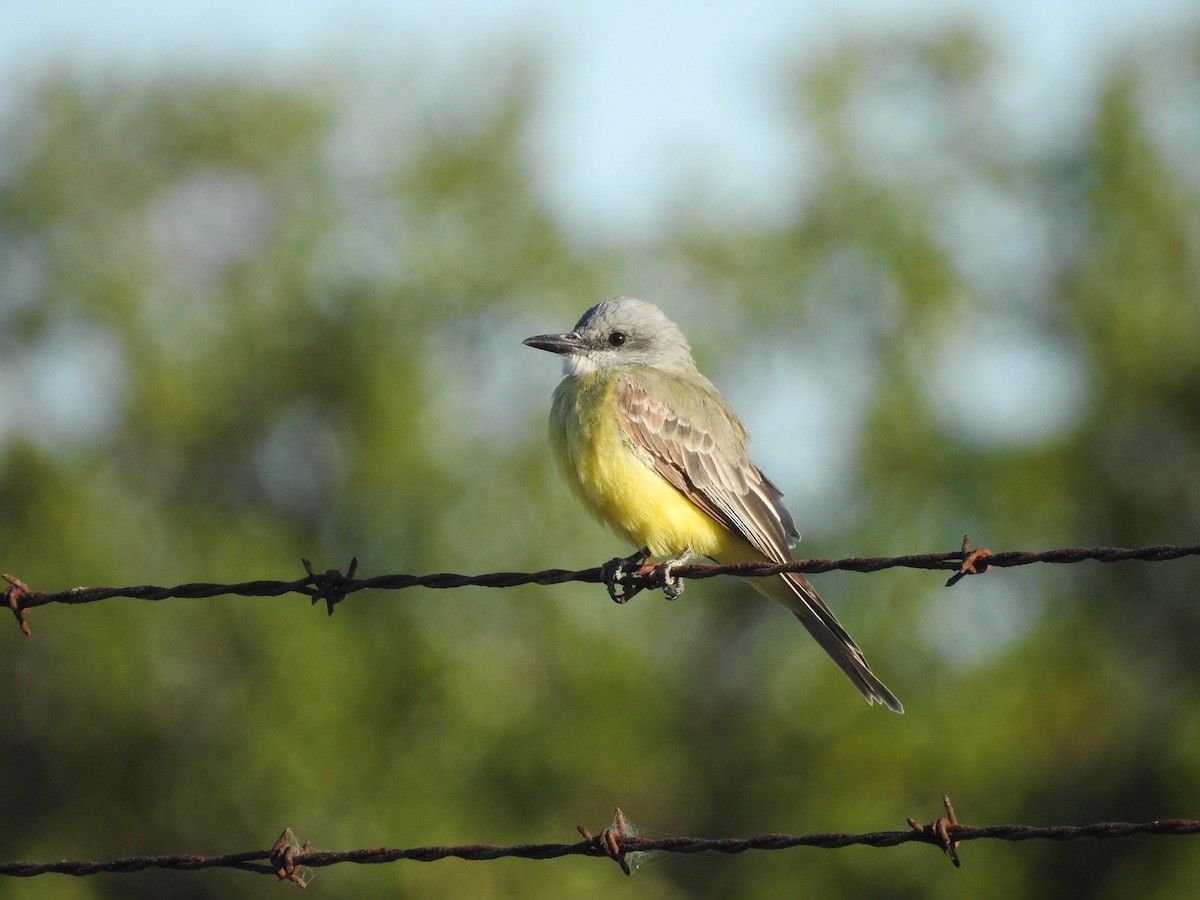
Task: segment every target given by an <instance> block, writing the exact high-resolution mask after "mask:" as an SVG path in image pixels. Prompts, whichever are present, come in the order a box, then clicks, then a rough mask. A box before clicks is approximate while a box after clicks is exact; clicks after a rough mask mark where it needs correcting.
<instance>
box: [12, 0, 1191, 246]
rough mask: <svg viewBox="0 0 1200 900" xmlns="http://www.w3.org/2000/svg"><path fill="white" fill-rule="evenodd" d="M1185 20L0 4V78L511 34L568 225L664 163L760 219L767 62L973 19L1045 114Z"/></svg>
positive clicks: (1176, 13) (647, 188)
mask: <svg viewBox="0 0 1200 900" xmlns="http://www.w3.org/2000/svg"><path fill="white" fill-rule="evenodd" d="M1196 20H1197V15H1196V13H1195V6H1194V3H1193V2H1191V0H1106V2H1103V3H1098V2H1094V0H1056V2H1053V3H1047V2H1043V0H1002V2H1001V0H997V2H967V0H899V2H880V0H836V2H833V0H792V2H782V0H742V2H739V3H736V4H734V3H695V2H692V3H683V2H646V0H608V2H605V3H571V4H562V3H554V2H550V0H491V2H488V3H462V2H453V0H449V2H447V0H407V2H395V0H390V2H389V0H349V2H333V0H287V2H285V0H259V2H251V3H246V2H235V0H207V2H203V3H201V2H194V0H173V2H170V3H155V2H149V0H107V2H103V3H100V2H95V0H45V2H41V3H30V2H27V0H0V21H3V22H4V27H3V28H0V75H2V76H3V77H4V78H5V81H6V83H7V84H8V85H9V86H10V88H11V86H12V85H13V84H14V81H13V79H14V78H15V79H17V81H16V82H15V83H17V84H20V82H21V81H24V80H27V79H32V78H35V77H37V74H38V73H39V72H41V71H44V70H45V68H46V67H59V66H62V65H64V64H66V65H73V66H78V67H83V68H90V69H100V70H112V69H122V68H125V69H133V70H135V71H145V72H147V73H152V72H153V71H155V70H157V69H160V68H162V67H170V68H175V69H178V68H181V67H182V68H187V67H195V68H197V69H209V70H211V69H222V68H227V67H238V68H251V69H255V70H262V71H265V72H269V71H273V70H284V71H286V70H291V69H304V68H305V67H307V66H309V65H312V64H314V63H318V62H322V61H328V60H330V59H338V60H354V61H355V62H356V63H358V64H363V65H366V66H372V65H376V64H388V63H390V62H392V61H404V62H407V63H408V64H410V65H411V64H412V62H413V61H414V60H416V61H417V62H418V64H419V65H420V66H422V67H424V68H425V69H427V70H429V71H437V70H439V69H442V68H443V67H444V68H445V69H446V70H447V71H453V70H455V69H456V68H460V67H463V66H466V65H468V64H469V63H470V62H471V61H472V60H473V59H477V58H479V57H481V56H483V57H486V56H487V55H488V54H489V53H491V52H493V51H494V50H496V49H501V50H502V49H503V48H504V47H505V46H508V45H510V44H511V43H513V42H522V43H524V44H527V45H529V46H533V47H535V48H538V49H540V50H541V51H542V52H543V53H544V55H545V59H546V61H547V68H548V73H549V76H550V77H549V79H548V84H547V86H546V92H545V96H544V102H543V104H542V107H541V108H540V110H539V117H538V122H537V129H536V132H535V142H534V146H533V147H532V151H533V152H534V154H535V155H536V157H537V159H538V162H539V170H540V171H541V172H542V173H543V177H544V181H545V184H544V188H545V190H546V191H547V194H548V196H549V197H550V198H551V200H552V202H553V203H554V204H555V205H556V206H557V207H558V208H559V209H560V211H561V212H563V214H564V215H565V216H566V217H567V218H568V219H569V220H571V221H573V222H574V223H575V224H576V225H578V226H580V227H583V228H585V229H589V230H599V231H600V232H604V231H609V230H617V231H620V232H624V233H629V232H630V231H633V232H636V231H637V230H639V229H643V228H647V227H649V228H652V227H653V222H654V220H655V216H656V215H657V214H658V212H659V211H660V210H661V208H662V207H663V206H664V204H666V203H667V202H668V201H669V199H670V198H671V196H672V191H678V190H680V189H681V188H680V186H679V183H678V176H679V169H680V168H681V165H680V160H681V155H682V156H683V159H684V161H683V165H682V169H683V174H684V175H686V176H688V177H694V178H696V179H699V180H703V181H705V182H710V183H715V184H720V185H722V186H723V188H724V189H725V190H727V191H729V192H730V193H731V194H733V193H736V194H737V195H738V196H739V197H741V198H743V199H744V200H745V202H746V203H748V204H749V205H750V206H751V207H752V208H753V207H757V208H759V209H761V210H763V211H765V212H767V213H770V212H771V210H772V203H773V202H775V201H776V198H778V197H779V196H780V191H779V184H780V183H781V180H784V179H786V178H787V177H788V175H789V172H788V166H789V165H790V162H789V158H788V157H789V155H790V154H791V153H792V145H791V144H790V143H789V142H788V136H787V134H786V128H787V127H789V126H788V123H787V122H786V120H785V118H784V116H783V115H782V114H781V111H780V110H779V109H777V108H774V107H773V106H772V103H773V102H775V98H777V97H778V96H779V93H778V91H777V89H776V86H777V79H779V77H780V73H781V71H782V69H781V67H782V66H783V65H784V64H785V63H787V62H789V61H795V60H797V59H803V58H805V57H810V56H816V55H819V54H820V53H821V52H823V51H824V50H826V49H828V48H829V47H832V46H834V45H836V44H837V43H838V42H840V41H843V40H845V39H847V38H850V37H853V36H855V35H869V34H882V33H888V32H896V31H900V32H907V33H913V32H926V31H933V30H936V29H938V28H940V27H945V26H947V25H949V24H960V23H970V24H974V25H976V26H977V27H979V28H980V29H981V30H983V31H984V33H986V34H988V35H991V36H993V37H994V39H995V40H996V41H997V43H998V45H999V46H1000V47H1001V48H1002V51H1003V53H1004V57H1005V63H1006V83H1005V90H1006V91H1007V93H1008V105H1010V106H1011V107H1012V108H1014V109H1019V108H1037V109H1040V110H1043V111H1045V114H1046V115H1047V116H1048V117H1049V118H1051V119H1061V117H1069V116H1070V115H1071V112H1072V110H1075V109H1079V108H1080V107H1081V106H1085V105H1086V104H1085V103H1083V102H1082V101H1083V100H1084V99H1085V98H1086V95H1087V93H1088V92H1089V91H1090V90H1091V89H1092V88H1093V87H1094V78H1093V74H1094V72H1095V71H1096V68H1097V66H1098V65H1099V64H1100V63H1101V62H1102V61H1103V60H1104V59H1105V57H1106V56H1107V55H1108V54H1110V53H1111V52H1113V51H1114V49H1115V48H1119V47H1120V46H1122V45H1123V44H1124V43H1125V42H1127V40H1128V39H1129V37H1130V35H1136V34H1152V33H1153V32H1155V31H1157V30H1163V29H1171V28H1173V27H1178V26H1179V25H1180V24H1181V23H1185V22H1186V23H1195V22H1196ZM10 96H11V92H10ZM2 102H3V101H2V100H0V103H2Z"/></svg>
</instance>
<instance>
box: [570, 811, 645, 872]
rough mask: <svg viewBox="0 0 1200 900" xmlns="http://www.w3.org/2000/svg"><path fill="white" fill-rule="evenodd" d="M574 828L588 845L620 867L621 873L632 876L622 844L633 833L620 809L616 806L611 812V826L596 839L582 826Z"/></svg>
mask: <svg viewBox="0 0 1200 900" xmlns="http://www.w3.org/2000/svg"><path fill="white" fill-rule="evenodd" d="M575 827H576V829H577V830H578V831H579V833H580V834H581V835H583V839H584V840H585V841H587V842H588V844H589V845H591V846H594V847H595V848H596V849H597V850H598V851H600V853H602V854H603V855H604V856H607V857H608V858H609V859H611V860H612V861H613V862H615V863H616V864H617V865H618V866H620V867H621V871H622V872H624V873H625V874H626V875H627V876H632V875H633V869H631V868H630V866H629V861H628V860H627V859H626V858H625V846H624V843H623V842H624V841H626V840H628V839H629V838H631V837H633V833H632V831H631V830H630V828H629V823H628V822H627V821H626V819H625V813H623V812H621V807H619V806H618V807H617V808H616V810H615V811H614V812H613V820H612V824H611V825H609V826H608V827H607V828H605V829H604V830H603V831H602V832H600V834H599V836H597V837H592V833H591V832H590V831H588V830H587V829H586V828H585V827H584V826H582V825H576V826H575Z"/></svg>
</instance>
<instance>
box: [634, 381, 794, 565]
mask: <svg viewBox="0 0 1200 900" xmlns="http://www.w3.org/2000/svg"><path fill="white" fill-rule="evenodd" d="M697 379H698V380H697ZM618 400H619V408H620V415H621V428H622V430H623V431H624V432H625V434H626V436H628V438H629V440H630V441H631V442H632V443H633V446H634V448H635V449H636V450H637V452H638V453H640V454H641V455H642V456H643V457H644V458H645V459H646V460H647V461H648V462H650V463H651V464H652V465H653V466H654V468H655V469H656V470H657V471H658V472H659V474H661V475H662V476H663V477H664V478H665V479H667V481H669V482H670V483H671V484H672V485H674V486H675V488H676V489H678V490H679V491H680V493H682V494H683V495H684V496H686V497H687V498H688V499H689V500H691V501H692V502H693V503H695V504H696V506H698V507H699V508H700V509H702V510H704V512H706V513H707V514H708V515H710V516H712V517H713V518H714V519H716V520H717V521H718V522H720V523H721V524H722V525H724V526H725V527H726V528H728V529H730V530H731V531H734V532H736V533H738V534H740V535H742V536H743V537H744V538H745V539H746V540H747V541H749V543H750V544H752V545H753V546H754V547H755V549H757V550H758V551H759V552H760V553H762V554H763V556H764V558H766V559H768V560H771V561H774V562H783V561H785V560H787V559H790V554H789V553H788V547H789V546H791V545H792V544H794V543H795V542H796V541H797V540H798V539H799V537H800V535H799V533H797V531H796V525H795V523H794V522H793V521H792V516H791V514H790V513H789V512H788V511H787V508H786V507H784V505H783V494H782V493H781V492H780V491H779V489H778V488H777V487H775V485H774V484H772V483H771V481H770V480H769V479H768V478H767V477H766V476H765V475H763V473H762V472H761V471H760V470H759V468H758V466H756V465H755V464H754V463H753V462H752V461H751V460H750V456H749V453H748V452H747V443H748V441H749V436H748V435H747V434H746V429H745V428H744V427H743V426H742V423H741V422H740V421H738V418H737V416H736V415H735V414H734V412H733V410H732V409H731V408H730V407H729V404H728V403H726V402H725V399H724V398H723V397H722V396H721V395H720V393H718V391H717V389H716V388H715V387H714V386H713V385H712V384H711V383H710V382H709V381H708V380H707V379H705V378H703V376H689V377H688V378H687V379H681V378H678V377H676V376H674V375H671V374H669V373H665V372H662V371H661V370H658V369H651V368H645V367H638V368H637V369H635V370H632V371H630V372H629V373H625V374H623V375H622V377H621V381H620V385H619V387H618Z"/></svg>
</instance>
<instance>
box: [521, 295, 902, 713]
mask: <svg viewBox="0 0 1200 900" xmlns="http://www.w3.org/2000/svg"><path fill="white" fill-rule="evenodd" d="M523 343H524V344H525V345H527V346H529V347H533V348H535V349H538V350H545V351H548V352H550V353H555V354H558V355H560V356H561V357H562V359H563V379H562V381H561V382H560V383H559V384H558V387H557V388H556V389H555V391H554V397H553V400H552V402H551V409H550V444H551V447H552V448H553V453H554V456H555V458H556V461H557V463H558V467H559V469H560V470H561V472H562V474H563V476H564V478H565V479H566V481H567V483H568V485H569V486H570V488H571V491H572V493H573V494H574V495H575V496H576V497H577V498H578V499H579V500H580V501H581V502H582V504H583V505H584V506H585V507H586V508H587V509H588V510H589V511H590V512H591V513H592V514H593V515H594V516H595V517H596V518H597V519H599V520H600V521H601V522H603V523H604V524H606V525H607V526H608V527H609V528H610V529H611V530H612V531H613V532H615V533H616V534H617V535H618V537H620V538H622V539H623V540H626V541H628V542H629V543H630V544H632V545H633V546H634V547H635V548H638V554H635V556H634V557H631V558H630V561H632V560H634V559H637V558H639V557H640V558H641V559H643V560H644V561H648V560H650V559H651V558H655V557H657V558H660V559H665V560H666V562H665V563H664V565H666V566H667V567H668V568H667V569H666V575H667V578H666V581H667V584H668V587H670V585H671V583H672V579H670V577H669V575H670V567H672V566H676V565H679V564H681V563H682V562H683V561H685V560H687V559H688V558H689V557H690V556H692V555H693V554H698V555H700V556H705V557H708V558H710V559H712V560H714V561H716V562H718V563H738V562H751V561H767V562H771V563H786V562H789V561H791V559H792V554H791V548H792V547H793V546H794V545H795V543H796V542H797V541H798V540H799V539H800V533H799V532H798V531H797V529H796V525H795V521H794V520H793V518H792V514H791V513H790V512H789V511H788V509H787V507H786V506H784V503H783V494H782V492H781V491H780V490H779V488H777V487H776V486H775V484H774V483H773V482H772V481H771V480H770V479H769V478H767V476H766V475H764V474H763V473H762V470H760V469H759V467H758V466H757V465H755V463H754V462H753V461H752V460H751V458H750V454H749V443H750V437H749V434H748V433H747V431H746V428H745V426H743V425H742V422H741V420H740V419H739V418H738V416H737V414H736V413H735V412H734V411H733V408H732V407H731V406H730V405H729V403H728V401H726V399H725V398H724V397H723V396H722V395H721V393H720V391H718V390H717V388H716V386H715V385H713V383H712V382H711V381H709V380H708V379H707V378H706V377H705V376H704V375H702V374H701V373H700V370H699V369H698V368H697V367H696V363H695V360H694V359H693V358H692V350H691V346H690V345H689V344H688V341H687V338H685V337H684V334H683V332H682V331H681V330H680V328H679V326H678V325H676V324H675V323H674V322H673V321H671V319H669V318H668V317H667V316H666V314H665V313H663V312H662V310H660V309H659V308H658V307H657V306H655V305H654V304H652V303H649V302H647V301H645V300H639V299H637V298H635V297H613V298H610V299H608V300H604V301H603V302H601V303H597V304H596V305H595V306H592V307H591V308H590V309H588V310H587V311H586V312H585V313H584V314H583V316H582V317H581V318H580V319H579V321H578V322H577V323H576V325H575V327H574V329H572V330H571V331H565V332H559V333H553V334H540V335H534V336H533V337H529V338H526V339H525V340H524V341H523ZM746 580H747V581H748V582H749V583H750V584H751V586H753V587H754V588H755V590H757V591H758V592H759V593H761V594H763V595H765V596H766V597H768V598H770V599H771V600H774V601H776V602H777V603H779V604H781V605H783V606H784V607H786V608H787V609H788V610H790V611H791V612H792V614H793V615H794V616H795V617H796V618H797V619H798V620H799V621H800V624H802V625H803V626H804V627H805V628H806V629H807V630H808V632H809V634H811V635H812V636H813V638H815V639H816V641H817V643H818V644H820V645H821V647H822V649H824V651H825V652H826V653H827V654H829V656H830V657H831V658H832V659H833V661H834V662H835V663H837V665H838V666H839V667H840V668H841V670H842V671H843V672H844V673H845V674H846V676H847V677H848V678H849V679H850V681H851V682H852V683H853V684H854V686H855V687H856V688H858V690H859V692H860V693H861V694H862V695H863V697H864V698H866V700H867V703H868V704H873V703H881V704H883V705H884V706H886V707H887V708H889V709H891V710H892V711H894V712H897V713H903V712H904V707H903V706H902V705H901V703H900V701H899V700H898V699H896V696H895V695H894V694H893V693H892V692H891V691H890V690H888V688H887V687H886V686H885V685H884V684H883V682H882V681H880V680H879V679H878V678H877V677H876V676H875V674H874V673H873V672H872V671H871V667H870V666H869V665H868V664H867V660H866V657H865V656H864V655H863V652H862V651H861V650H860V649H859V648H858V645H857V644H855V643H854V640H853V639H852V638H851V637H850V635H849V634H848V633H847V632H846V630H845V629H844V628H843V627H842V625H841V623H839V622H838V620H837V618H836V617H835V616H834V614H833V612H832V611H830V609H829V607H828V606H826V605H825V602H824V601H823V600H822V599H821V597H820V596H819V595H818V594H817V592H816V591H815V590H814V589H813V587H812V585H810V584H809V583H808V581H807V580H806V579H805V578H804V576H803V575H801V574H800V573H798V572H788V573H785V574H782V575H777V576H769V577H757V578H748V579H746ZM679 590H681V588H679V587H676V588H675V590H674V592H675V593H676V594H677V593H678V592H679ZM668 596H671V591H670V590H668Z"/></svg>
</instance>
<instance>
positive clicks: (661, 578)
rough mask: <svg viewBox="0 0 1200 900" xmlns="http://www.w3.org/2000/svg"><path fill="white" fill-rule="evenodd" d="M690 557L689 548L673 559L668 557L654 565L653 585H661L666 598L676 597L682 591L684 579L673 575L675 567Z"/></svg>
mask: <svg viewBox="0 0 1200 900" xmlns="http://www.w3.org/2000/svg"><path fill="white" fill-rule="evenodd" d="M691 558H692V551H691V550H684V551H683V552H682V553H680V554H679V555H678V556H676V557H675V558H674V559H668V560H666V561H664V562H662V563H659V564H658V565H657V566H655V567H654V586H655V587H661V588H662V592H663V596H664V597H666V598H667V599H668V600H675V599H678V597H679V595H680V594H682V593H683V589H684V587H686V585H685V584H684V581H683V579H682V578H680V577H678V576H677V575H675V569H676V568H678V567H679V566H682V565H683V564H684V563H686V562H687V561H688V560H689V559H691Z"/></svg>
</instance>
